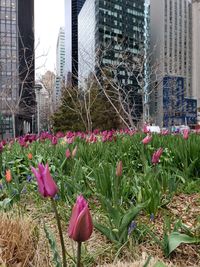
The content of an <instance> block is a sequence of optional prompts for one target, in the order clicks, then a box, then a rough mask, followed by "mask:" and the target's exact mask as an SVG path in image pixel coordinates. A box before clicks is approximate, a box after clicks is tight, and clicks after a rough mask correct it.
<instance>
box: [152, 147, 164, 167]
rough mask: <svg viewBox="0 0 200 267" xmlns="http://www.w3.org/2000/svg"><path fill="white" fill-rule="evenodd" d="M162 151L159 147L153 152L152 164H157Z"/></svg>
mask: <svg viewBox="0 0 200 267" xmlns="http://www.w3.org/2000/svg"><path fill="white" fill-rule="evenodd" d="M162 153H163V149H162V148H161V147H160V148H159V149H158V150H157V151H156V152H154V153H153V156H152V163H153V164H157V163H158V162H159V160H160V157H161V155H162Z"/></svg>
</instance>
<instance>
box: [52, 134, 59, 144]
mask: <svg viewBox="0 0 200 267" xmlns="http://www.w3.org/2000/svg"><path fill="white" fill-rule="evenodd" d="M51 143H52V145H54V146H55V145H57V143H58V139H57V137H55V136H53V137H52V139H51Z"/></svg>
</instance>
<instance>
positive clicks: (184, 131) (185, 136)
mask: <svg viewBox="0 0 200 267" xmlns="http://www.w3.org/2000/svg"><path fill="white" fill-rule="evenodd" d="M183 138H184V139H185V140H187V139H188V138H189V130H188V129H184V130H183Z"/></svg>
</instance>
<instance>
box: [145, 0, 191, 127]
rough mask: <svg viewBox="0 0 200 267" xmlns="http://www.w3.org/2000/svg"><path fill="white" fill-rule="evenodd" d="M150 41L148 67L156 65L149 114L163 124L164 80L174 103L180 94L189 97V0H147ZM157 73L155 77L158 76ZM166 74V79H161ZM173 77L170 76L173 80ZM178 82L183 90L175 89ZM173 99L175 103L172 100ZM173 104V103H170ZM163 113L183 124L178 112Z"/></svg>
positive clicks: (174, 121) (175, 121)
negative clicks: (148, 2)
mask: <svg viewBox="0 0 200 267" xmlns="http://www.w3.org/2000/svg"><path fill="white" fill-rule="evenodd" d="M150 34H151V38H150V42H151V53H152V68H153V66H154V67H155V66H156V70H155V75H154V77H153V79H154V81H155V83H157V87H156V88H155V90H154V92H152V103H151V111H152V112H151V114H152V117H153V121H154V122H155V123H156V124H159V125H163V117H164V116H165V114H164V109H163V88H164V87H165V88H168V87H169V84H168V85H166V84H164V82H166V81H169V83H171V84H174V85H173V86H174V88H171V89H172V90H171V91H172V92H173V95H172V97H173V99H171V100H172V102H174V105H180V100H179V99H178V98H180V99H183V98H182V95H180V96H179V95H176V94H177V92H181V94H182V93H184V97H191V96H192V5H191V1H190V0H181V1H179V0H173V1H172V0H159V1H157V0H151V2H150ZM158 73H159V77H158ZM165 77H169V79H167V78H166V79H165ZM173 78H174V79H173ZM180 85H181V86H183V87H184V88H183V90H182V89H181V90H179V89H180V88H179V87H180ZM175 102H176V103H175ZM172 104H173V103H172ZM172 113H173V114H172V115H170V114H166V116H168V117H169V120H171V122H170V123H171V124H176V123H177V124H179V123H181V124H182V123H183V118H182V115H183V114H182V115H181V114H180V112H179V111H178V112H177V114H174V109H173V108H172Z"/></svg>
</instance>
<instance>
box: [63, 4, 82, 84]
mask: <svg viewBox="0 0 200 267" xmlns="http://www.w3.org/2000/svg"><path fill="white" fill-rule="evenodd" d="M84 2H85V0H65V37H66V45H65V46H66V81H67V82H70V83H71V82H72V83H73V84H74V85H77V76H78V14H79V12H80V10H81V8H82V6H83V4H84Z"/></svg>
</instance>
